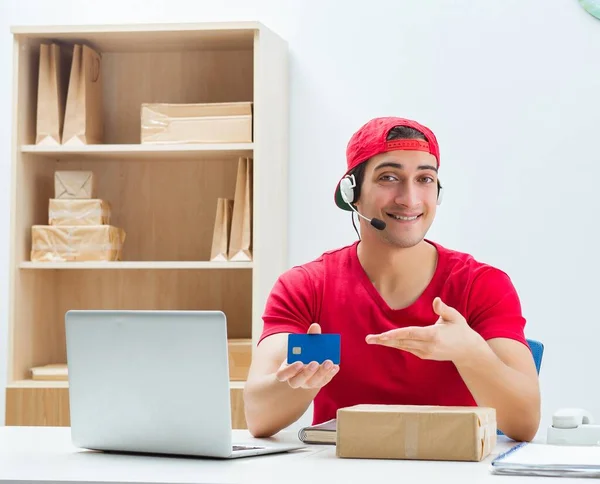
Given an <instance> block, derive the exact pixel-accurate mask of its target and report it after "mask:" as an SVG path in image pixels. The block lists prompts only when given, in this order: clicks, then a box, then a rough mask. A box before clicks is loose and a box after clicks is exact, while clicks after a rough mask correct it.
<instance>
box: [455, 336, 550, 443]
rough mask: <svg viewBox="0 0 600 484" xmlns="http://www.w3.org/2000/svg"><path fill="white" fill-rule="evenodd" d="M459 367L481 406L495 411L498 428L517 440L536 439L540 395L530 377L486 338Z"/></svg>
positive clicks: (458, 363) (457, 363)
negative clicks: (501, 355)
mask: <svg viewBox="0 0 600 484" xmlns="http://www.w3.org/2000/svg"><path fill="white" fill-rule="evenodd" d="M480 343H481V344H480V345H478V347H477V349H474V350H473V352H472V353H471V355H470V356H469V357H468V358H465V359H464V360H462V361H460V362H456V367H457V369H458V372H459V373H460V375H461V377H462V378H463V380H464V382H465V384H466V385H467V388H468V389H469V391H470V392H471V394H472V395H473V397H474V398H475V401H476V402H477V404H478V405H479V406H483V407H493V408H495V409H496V418H497V422H498V427H499V428H500V429H501V430H502V432H503V433H504V434H505V435H506V436H508V437H510V438H512V439H514V440H518V441H530V440H531V439H533V437H535V433H536V432H537V429H538V426H539V421H540V395H539V387H538V385H537V384H532V382H531V378H529V377H528V376H527V375H525V374H523V373H521V372H519V371H517V370H515V369H513V368H511V367H510V366H508V365H507V364H505V363H504V362H503V361H502V360H501V359H500V358H499V357H498V356H497V355H496V353H495V352H494V351H493V349H492V348H491V347H490V346H489V345H488V344H487V342H486V341H485V340H483V339H481V340H480Z"/></svg>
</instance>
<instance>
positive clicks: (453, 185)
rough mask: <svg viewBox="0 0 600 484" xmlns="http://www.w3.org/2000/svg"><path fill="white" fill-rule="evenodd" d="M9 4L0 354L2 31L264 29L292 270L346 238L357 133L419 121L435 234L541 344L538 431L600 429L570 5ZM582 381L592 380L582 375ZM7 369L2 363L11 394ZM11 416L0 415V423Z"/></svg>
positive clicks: (583, 111) (583, 96)
mask: <svg viewBox="0 0 600 484" xmlns="http://www.w3.org/2000/svg"><path fill="white" fill-rule="evenodd" d="M355 5H356V6H350V2H339V0H308V1H307V0H296V1H282V0H271V1H269V0H264V1H257V0H255V1H250V0H235V1H234V0H230V1H228V2H215V1H211V2H207V1H198V0H196V1H193V2H192V1H191V0H190V1H189V2H185V1H179V0H168V1H158V0H151V1H150V0H138V1H133V0H118V1H116V0H104V1H103V2H97V1H93V2H92V1H87V0H86V1H82V0H77V1H75V0H73V1H67V0H54V1H52V2H48V1H43V0H3V2H2V3H1V4H0V72H2V73H3V74H2V75H1V76H0V253H1V254H2V255H1V256H0V260H1V261H2V262H1V264H2V266H1V267H0V269H1V270H0V276H1V277H0V308H1V312H0V328H1V330H2V331H1V333H0V334H1V336H2V338H1V342H2V343H1V346H0V351H2V354H5V349H6V344H5V335H6V321H7V310H6V304H7V295H6V294H7V287H8V286H7V284H8V281H7V272H8V267H7V263H6V257H7V256H8V242H9V239H8V226H9V204H8V190H9V174H10V172H9V157H10V147H9V142H10V131H11V124H10V120H11V118H10V112H11V101H12V100H11V86H10V81H11V74H10V71H11V68H12V60H11V53H12V51H11V47H12V44H11V36H10V34H9V26H10V25H12V24H87V23H93V24H96V23H133V22H143V23H145V22H189V21H212V20H259V21H261V22H263V23H264V24H266V25H267V26H268V27H270V28H272V29H273V30H274V31H276V32H277V33H279V34H280V35H281V36H283V37H284V38H286V39H287V40H288V41H289V49H290V55H291V73H290V74H291V153H290V160H291V172H290V176H291V189H290V202H291V204H290V213H289V216H290V221H291V229H290V250H291V252H290V264H296V263H302V262H305V261H307V260H308V259H311V258H313V257H315V256H317V255H318V254H320V253H321V252H322V251H324V250H327V249H330V248H333V247H336V246H339V245H342V244H346V243H348V242H350V241H352V240H354V232H353V229H352V226H351V223H350V218H349V217H350V216H349V215H348V214H346V213H342V212H341V211H339V210H338V209H336V208H335V206H334V204H333V201H332V200H333V199H332V196H333V195H332V194H333V188H334V185H335V183H336V182H337V179H338V177H339V176H340V175H341V174H342V172H343V170H344V163H345V160H344V153H345V146H346V142H347V140H348V138H349V136H350V134H351V133H352V132H353V131H354V130H355V129H356V128H357V127H358V126H359V125H360V124H362V123H363V122H365V121H366V120H367V119H369V118H371V117H373V116H378V115H390V114H392V115H400V116H407V117H414V118H416V119H418V120H420V121H422V122H424V123H426V124H429V125H430V126H431V127H432V128H433V129H434V130H435V131H436V133H437V135H438V138H439V141H440V143H441V154H442V168H441V176H442V180H443V181H444V182H445V185H446V193H445V200H444V204H443V205H442V207H441V209H440V211H439V215H438V220H437V221H436V223H435V225H434V228H433V229H432V231H431V232H430V234H429V236H430V237H432V238H435V239H437V240H438V241H440V242H441V243H443V244H445V245H447V246H449V247H452V248H456V249H459V250H464V251H468V252H471V253H473V254H474V255H475V256H476V257H478V258H480V259H481V260H484V261H487V262H490V263H492V264H496V265H498V266H500V267H501V268H503V269H504V270H506V271H507V272H508V273H509V274H510V275H511V276H512V278H513V281H514V283H515V285H516V287H517V289H518V291H519V292H520V295H521V298H522V302H523V309H524V312H525V315H526V317H527V318H528V320H529V325H528V328H527V335H528V336H529V337H533V338H538V339H541V340H543V342H544V343H545V344H546V354H545V358H544V365H543V370H542V375H541V381H542V391H543V407H544V408H543V411H544V417H543V418H544V420H543V423H542V425H543V426H545V425H547V424H548V422H549V418H550V415H551V412H552V411H553V410H554V409H556V408H557V407H560V406H571V405H575V406H584V407H587V408H589V409H591V410H592V411H594V412H595V414H596V415H597V416H598V418H600V388H599V387H597V386H595V384H594V383H593V382H595V381H596V380H597V375H596V373H595V372H596V371H598V370H599V369H600V364H599V363H598V362H597V360H595V359H594V355H595V352H596V351H598V349H597V348H598V347H597V344H598V342H599V341H600V315H599V314H598V312H597V311H596V309H597V308H596V307H595V306H594V304H595V303H596V302H597V301H598V300H597V299H596V298H597V292H598V289H599V287H600V284H599V283H598V279H597V274H598V272H599V270H600V256H598V254H597V251H596V248H597V244H598V242H597V240H598V235H599V233H598V229H597V227H596V225H595V221H596V214H597V210H598V206H599V205H600V202H599V201H598V199H597V195H596V193H595V188H596V187H595V185H596V184H597V183H598V179H599V178H600V154H599V152H598V149H597V147H596V146H595V144H594V142H593V140H594V139H597V138H595V136H598V128H599V126H600V64H599V63H598V59H600V20H596V19H594V18H593V17H592V16H590V15H589V14H587V13H586V12H585V11H584V10H583V9H582V8H581V7H580V6H579V4H578V2H577V1H576V0H569V1H564V0H528V1H526V2H525V1H523V0H502V1H501V2H485V1H481V2H473V1H472V0H454V1H452V2H449V1H445V2H442V1H436V0H418V1H415V0H387V1H384V0H370V1H369V2H361V3H360V4H359V3H358V2H356V4H355ZM587 371H589V372H590V374H589V375H587V374H586V373H585V372H587ZM5 373H6V362H5V358H2V360H0V384H2V386H3V385H4V379H5ZM3 405H4V402H3V400H0V415H2V417H1V418H4V408H3Z"/></svg>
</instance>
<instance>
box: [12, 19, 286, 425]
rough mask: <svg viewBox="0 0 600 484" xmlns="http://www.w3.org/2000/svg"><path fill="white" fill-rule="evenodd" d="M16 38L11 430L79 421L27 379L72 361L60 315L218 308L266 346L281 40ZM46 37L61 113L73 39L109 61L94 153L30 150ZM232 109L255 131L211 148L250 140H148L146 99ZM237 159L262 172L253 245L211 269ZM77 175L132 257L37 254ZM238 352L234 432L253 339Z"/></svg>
mask: <svg viewBox="0 0 600 484" xmlns="http://www.w3.org/2000/svg"><path fill="white" fill-rule="evenodd" d="M11 31H12V33H13V39H14V41H15V48H14V49H13V55H14V58H13V64H12V65H13V66H14V72H13V73H12V83H13V99H14V101H15V102H14V103H13V113H12V129H13V132H14V136H13V138H12V144H11V166H12V168H11V183H10V186H11V197H10V199H11V210H10V212H11V214H12V216H13V218H12V223H11V227H10V232H11V233H10V244H11V249H10V263H9V270H10V278H9V286H10V291H9V292H10V297H9V301H8V302H9V307H8V309H7V313H8V327H9V330H8V335H9V340H8V342H7V352H6V356H5V358H6V359H7V363H8V372H7V379H8V382H9V383H8V385H7V389H6V402H7V403H6V409H5V413H6V419H5V421H6V424H7V425H69V400H68V398H69V388H68V382H67V381H48V380H45V381H42V380H33V379H31V368H32V367H35V366H36V365H38V364H40V362H52V361H54V362H60V361H66V353H67V349H66V335H65V324H64V315H65V313H66V312H67V311H69V310H70V309H91V308H93V309H107V310H110V309H139V310H220V311H222V312H223V313H224V314H225V315H226V316H227V335H228V337H229V338H231V339H234V340H235V339H239V340H245V341H246V342H252V347H256V343H257V342H258V339H259V338H260V335H261V332H262V328H263V321H262V313H263V310H264V307H265V304H266V302H267V300H268V296H269V293H270V291H271V290H272V288H273V285H274V284H275V282H276V281H277V278H278V277H279V276H280V275H281V274H282V273H283V272H284V271H285V270H286V269H287V268H288V267H289V263H288V253H287V246H288V200H287V194H288V184H289V176H288V166H287V165H288V157H289V107H288V106H289V99H288V98H289V74H288V72H289V61H288V46H287V44H286V42H285V40H283V39H281V38H280V37H279V36H277V35H276V34H275V33H274V32H272V31H271V30H270V29H268V28H266V27H265V26H263V25H262V24H260V23H257V22H217V23H183V24H136V25H83V26H74V25H69V26H60V25H58V26H56V25H50V26H21V27H13V28H12V30H11ZM52 42H54V43H58V44H59V45H60V46H61V47H60V58H59V59H58V64H57V65H59V67H60V70H61V76H57V77H60V79H61V80H62V82H60V84H61V86H60V92H61V96H59V97H60V98H61V100H62V102H63V103H64V102H65V101H64V100H65V99H66V97H67V96H66V95H67V87H68V85H67V81H68V82H70V80H69V79H70V70H71V67H72V58H71V57H72V52H73V51H74V50H73V47H74V45H75V44H82V43H83V44H87V45H89V46H90V47H92V48H93V49H95V50H96V51H97V52H98V54H100V55H101V62H100V64H101V66H100V67H101V70H100V72H101V82H102V90H101V92H102V95H101V96H99V99H98V102H99V106H98V105H95V104H94V103H91V104H90V113H93V112H94V111H95V110H96V109H97V108H98V107H99V110H98V111H95V112H96V115H97V118H94V119H95V121H101V123H102V126H103V130H102V131H103V133H102V136H101V137H99V138H97V141H95V143H98V144H89V145H85V144H82V145H79V146H69V145H66V146H65V145H62V144H59V145H52V144H47V145H45V144H41V145H40V144H35V143H36V140H37V139H38V126H37V119H38V114H37V111H38V99H39V98H40V96H39V95H38V87H39V86H38V82H39V65H40V53H41V52H43V51H44V50H45V49H42V48H41V45H42V44H48V43H52ZM42 78H44V77H42ZM230 102H231V103H233V102H245V103H252V137H247V136H246V137H244V138H239V137H236V138H233V137H226V136H223V137H222V138H210V139H217V140H218V139H223V140H230V139H240V140H244V141H247V140H251V141H252V142H249V143H248V142H240V143H228V142H223V143H186V142H185V138H179V139H182V140H183V141H182V142H177V143H173V144H162V143H161V144H150V143H148V144H142V143H141V142H140V141H141V106H142V104H144V103H184V104H185V103H230ZM62 107H63V108H64V104H63V106H62ZM95 121H94V122H95ZM94 122H91V124H92V125H93V124H94ZM41 129H42V128H40V130H41ZM92 131H93V129H92ZM240 158H247V159H252V163H253V164H252V169H251V171H250V172H249V173H250V175H251V176H250V177H249V181H250V185H249V186H248V190H249V191H248V192H247V193H248V195H249V197H250V198H249V202H250V211H249V214H250V217H249V219H247V223H248V225H247V226H246V227H250V233H249V236H250V237H249V240H248V241H247V242H245V243H246V248H247V249H248V247H249V246H250V247H251V248H252V250H251V253H252V257H251V259H252V260H251V261H247V262H242V261H240V262H238V261H224V262H212V261H210V258H211V255H210V254H211V249H212V244H213V235H214V227H215V220H216V213H217V207H218V200H219V199H220V198H222V199H227V200H234V199H235V198H236V192H237V193H238V196H239V189H238V186H237V185H238V180H241V179H240V178H239V175H238V166H239V160H240ZM70 170H76V171H77V170H79V171H89V172H92V173H93V176H94V186H95V191H96V196H95V197H94V198H99V199H102V200H103V201H106V202H107V203H109V204H110V207H111V216H110V225H112V226H114V227H118V228H120V229H122V230H123V231H124V232H125V234H126V238H125V241H124V244H123V252H122V255H121V259H122V260H120V261H114V262H113V261H111V262H107V261H102V262H100V261H99V262H87V261H86V262H83V261H81V262H36V261H32V260H31V253H32V249H33V248H34V243H33V236H32V227H33V226H34V225H46V224H48V223H50V222H49V200H51V199H53V198H54V197H55V193H56V192H55V174H56V172H57V171H70ZM240 186H241V185H240ZM245 198H246V197H245ZM236 218H237V217H236ZM246 234H248V229H247V228H246ZM90 243H93V244H96V243H98V244H99V243H100V242H90ZM246 344H247V343H246ZM232 346H233V348H232V353H231V354H232V355H233V358H231V361H232V362H233V363H232V364H231V365H230V369H231V370H232V371H230V375H229V380H230V387H231V406H232V409H231V410H232V422H233V426H234V428H245V425H246V423H245V418H244V402H243V388H244V380H245V378H247V376H246V375H247V373H245V371H246V370H247V367H248V362H247V360H248V355H246V356H244V353H243V351H242V350H243V348H242V346H243V344H242V345H238V346H236V345H232ZM234 352H236V353H234Z"/></svg>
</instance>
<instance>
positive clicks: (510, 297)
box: [467, 268, 527, 346]
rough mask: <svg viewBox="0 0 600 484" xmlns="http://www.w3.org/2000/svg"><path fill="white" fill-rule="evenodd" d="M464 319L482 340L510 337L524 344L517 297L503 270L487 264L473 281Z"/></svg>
mask: <svg viewBox="0 0 600 484" xmlns="http://www.w3.org/2000/svg"><path fill="white" fill-rule="evenodd" d="M467 321H468V322H469V324H470V325H471V327H472V328H473V329H474V330H475V331H477V332H478V333H479V334H480V335H481V336H482V337H483V338H484V339H485V340H489V339H492V338H510V339H514V340H517V341H520V342H521V343H523V344H525V345H526V346H527V341H526V339H525V323H526V322H525V318H524V317H523V314H522V311H521V301H520V300H519V296H518V294H517V291H516V289H515V287H514V285H513V283H512V281H511V280H510V278H509V277H508V275H507V274H505V273H504V272H502V271H501V270H498V269H495V268H489V269H488V270H485V271H483V272H482V273H481V274H479V275H478V276H477V277H476V278H475V280H474V281H473V285H472V287H471V291H470V294H469V299H468V303H467Z"/></svg>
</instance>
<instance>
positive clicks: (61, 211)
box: [48, 198, 111, 225]
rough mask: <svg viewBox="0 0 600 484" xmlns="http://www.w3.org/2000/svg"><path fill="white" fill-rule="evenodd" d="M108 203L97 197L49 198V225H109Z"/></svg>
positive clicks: (109, 211)
mask: <svg viewBox="0 0 600 484" xmlns="http://www.w3.org/2000/svg"><path fill="white" fill-rule="evenodd" d="M110 216H111V207H110V204H109V203H108V202H107V201H105V200H100V199H97V198H89V199H65V198H51V199H50V202H49V203H48V223H49V224H50V225H109V224H110Z"/></svg>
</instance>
